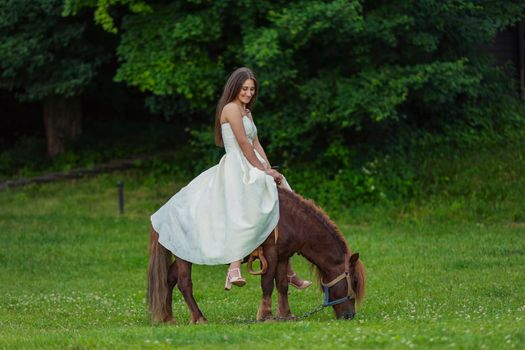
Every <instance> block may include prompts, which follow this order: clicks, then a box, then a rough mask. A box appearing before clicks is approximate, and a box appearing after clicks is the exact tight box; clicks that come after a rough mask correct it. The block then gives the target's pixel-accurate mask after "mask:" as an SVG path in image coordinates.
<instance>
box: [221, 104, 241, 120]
mask: <svg viewBox="0 0 525 350" xmlns="http://www.w3.org/2000/svg"><path fill="white" fill-rule="evenodd" d="M240 118H242V116H241V111H240V110H239V106H238V105H237V104H235V103H234V102H230V103H227V104H226V105H225V106H224V107H223V108H222V112H221V122H222V123H226V122H230V121H232V120H236V119H240Z"/></svg>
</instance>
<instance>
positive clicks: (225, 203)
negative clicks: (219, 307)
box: [151, 68, 311, 290]
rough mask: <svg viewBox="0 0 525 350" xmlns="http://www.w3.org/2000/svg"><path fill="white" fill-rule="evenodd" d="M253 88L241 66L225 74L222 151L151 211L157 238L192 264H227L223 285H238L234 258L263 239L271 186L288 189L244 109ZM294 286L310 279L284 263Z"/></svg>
mask: <svg viewBox="0 0 525 350" xmlns="http://www.w3.org/2000/svg"><path fill="white" fill-rule="evenodd" d="M257 91H258V85H257V79H256V78H255V75H254V74H253V72H252V71H251V70H249V69H248V68H239V69H237V70H236V71H235V72H233V73H232V75H231V76H230V78H229V79H228V81H227V82H226V85H225V86H224V91H223V94H222V96H221V98H220V100H219V103H218V104H217V111H216V115H215V142H216V144H217V145H218V146H221V147H224V148H225V150H226V154H225V155H224V156H223V157H222V159H221V160H220V162H219V164H217V165H215V166H213V167H211V168H210V169H208V170H206V171H204V172H203V173H202V174H200V175H199V176H197V177H196V178H195V179H193V180H192V181H191V182H190V183H189V184H188V185H187V186H186V187H184V188H182V189H181V190H180V191H179V192H177V193H176V194H175V195H174V196H173V197H172V198H171V199H170V200H169V201H168V202H167V203H166V204H165V205H164V206H162V207H161V208H160V209H159V210H158V211H157V212H156V213H155V214H153V215H152V216H151V222H152V225H153V228H154V229H155V231H157V232H158V233H159V243H160V244H162V245H163V246H164V247H166V248H167V249H168V250H170V251H171V252H172V253H173V254H174V255H175V256H177V257H179V258H182V259H184V260H187V261H189V262H192V263H195V264H204V265H217V264H224V263H229V264H230V267H229V269H228V273H227V275H226V283H225V286H224V288H225V289H226V290H229V289H230V288H231V285H232V284H233V285H236V286H243V285H244V284H246V280H245V279H244V278H243V277H242V276H241V272H240V264H241V259H242V258H244V257H245V256H247V255H249V254H250V253H251V252H252V251H253V250H254V249H255V248H257V247H258V246H259V245H261V244H262V242H264V240H265V239H266V238H267V237H268V236H269V235H270V233H271V232H272V231H273V229H274V228H275V227H276V226H277V222H278V221H279V198H278V194H277V186H276V184H277V185H280V186H284V187H286V188H288V189H290V186H289V185H288V183H287V182H286V179H285V178H284V177H283V176H282V175H281V174H280V173H279V172H278V171H276V170H274V169H272V168H271V166H270V162H269V161H268V158H267V156H266V153H265V152H264V149H263V148H262V146H261V144H260V143H259V140H258V138H257V128H256V126H255V124H254V122H253V117H252V115H251V113H250V108H251V107H252V106H253V104H254V103H255V99H256V95H257ZM288 277H289V282H290V284H291V285H293V286H294V287H296V288H300V289H304V288H307V287H309V286H310V285H311V282H309V281H303V280H301V279H300V278H298V277H297V275H296V274H295V273H294V272H293V270H292V268H291V265H290V264H289V267H288Z"/></svg>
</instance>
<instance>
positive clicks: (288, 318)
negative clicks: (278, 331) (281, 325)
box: [278, 314, 298, 321]
mask: <svg viewBox="0 0 525 350" xmlns="http://www.w3.org/2000/svg"><path fill="white" fill-rule="evenodd" d="M278 319H279V321H297V320H298V318H297V317H296V316H295V315H292V314H290V315H287V316H279V318H278Z"/></svg>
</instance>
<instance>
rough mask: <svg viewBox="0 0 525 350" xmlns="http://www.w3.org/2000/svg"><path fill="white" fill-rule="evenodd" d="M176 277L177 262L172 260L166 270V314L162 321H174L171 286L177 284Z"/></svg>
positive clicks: (173, 286)
mask: <svg viewBox="0 0 525 350" xmlns="http://www.w3.org/2000/svg"><path fill="white" fill-rule="evenodd" d="M177 277H178V271H177V263H176V261H174V262H173V263H171V266H170V268H169V270H168V295H167V296H166V298H167V300H166V305H167V311H168V315H167V316H166V319H165V320H164V322H169V323H175V319H174V318H173V288H175V285H176V284H177Z"/></svg>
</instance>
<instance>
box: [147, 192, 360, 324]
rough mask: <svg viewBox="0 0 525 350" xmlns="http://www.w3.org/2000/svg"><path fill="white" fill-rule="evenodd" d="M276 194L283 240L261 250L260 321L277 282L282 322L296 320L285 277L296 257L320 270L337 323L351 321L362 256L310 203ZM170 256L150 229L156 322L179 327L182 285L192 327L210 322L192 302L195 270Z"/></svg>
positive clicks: (357, 297)
mask: <svg viewBox="0 0 525 350" xmlns="http://www.w3.org/2000/svg"><path fill="white" fill-rule="evenodd" d="M278 192H279V209H280V219H279V224H278V231H279V234H278V239H277V242H275V233H272V234H271V235H270V236H269V237H268V239H266V241H265V242H264V243H263V245H262V246H263V249H264V256H265V257H266V260H267V262H268V267H267V270H266V273H265V274H263V275H262V278H261V287H262V291H263V295H262V300H261V304H260V306H259V310H258V312H257V319H258V320H266V319H271V318H272V310H271V308H272V307H271V298H272V292H273V288H274V281H275V285H276V287H277V291H278V316H279V317H281V318H293V317H294V316H293V315H292V312H291V310H290V306H289V304H288V278H287V276H286V272H287V263H288V259H289V258H290V257H291V256H292V255H293V254H295V253H298V254H300V255H302V256H304V257H305V258H306V259H308V261H310V262H311V263H312V264H313V265H314V266H315V267H316V269H317V273H318V275H319V277H320V280H321V283H323V282H324V283H325V284H327V285H328V286H329V287H325V290H326V294H327V295H326V296H325V298H326V299H325V301H327V300H331V301H334V300H335V301H337V300H339V302H338V303H337V304H336V305H333V308H334V311H335V315H336V317H337V318H345V319H352V318H353V317H354V315H355V303H356V301H360V300H362V298H363V296H364V293H365V270H364V265H363V263H362V262H361V261H360V260H359V253H355V254H351V252H350V249H349V248H348V245H347V243H346V240H345V239H344V237H343V235H342V234H341V232H340V231H339V229H338V228H337V226H336V225H335V224H334V223H333V221H331V220H330V218H329V217H328V215H326V214H325V213H324V212H323V211H322V210H321V209H320V208H319V207H317V206H316V205H315V204H314V203H313V202H312V201H310V200H306V199H304V198H303V197H301V196H300V195H298V194H296V193H294V192H291V191H288V190H285V189H282V188H279V189H278ZM171 256H172V254H171V252H169V251H168V250H167V249H166V248H164V247H163V246H162V245H160V244H159V243H158V233H157V232H156V231H155V230H153V229H152V230H151V234H150V257H149V267H148V304H149V310H150V313H151V318H152V320H153V321H154V322H175V320H174V318H173V311H172V292H173V288H174V287H175V285H178V287H179V290H180V291H181V293H182V295H183V297H184V300H185V301H186V304H187V305H188V308H189V310H190V312H191V322H192V323H199V322H206V318H205V317H204V315H203V314H202V312H201V310H200V309H199V307H198V305H197V302H196V301H195V299H194V297H193V287H192V282H191V266H192V264H191V263H190V262H187V261H185V260H182V259H180V258H177V257H176V258H175V261H173V262H172V258H171ZM346 276H348V277H346ZM330 281H332V283H330ZM345 281H346V282H345ZM325 304H326V303H325ZM330 305H331V304H330Z"/></svg>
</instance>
